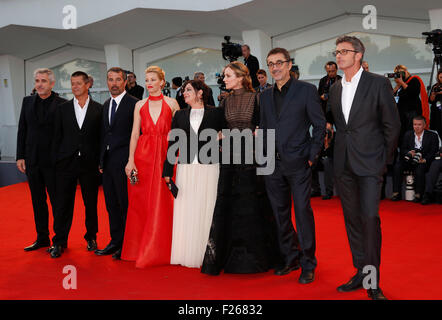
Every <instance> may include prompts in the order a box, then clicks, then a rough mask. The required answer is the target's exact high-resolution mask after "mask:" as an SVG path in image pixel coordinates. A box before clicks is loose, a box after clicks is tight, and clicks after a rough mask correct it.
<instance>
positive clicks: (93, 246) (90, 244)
mask: <svg viewBox="0 0 442 320" xmlns="http://www.w3.org/2000/svg"><path fill="white" fill-rule="evenodd" d="M95 250H97V241H96V240H95V239H94V240H88V241H87V251H95Z"/></svg>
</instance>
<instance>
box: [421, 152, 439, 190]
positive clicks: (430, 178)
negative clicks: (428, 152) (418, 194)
mask: <svg viewBox="0 0 442 320" xmlns="http://www.w3.org/2000/svg"><path fill="white" fill-rule="evenodd" d="M441 171H442V159H435V160H433V162H431V165H430V168H429V169H428V172H427V174H426V175H425V192H428V193H433V190H434V187H435V186H436V183H437V181H438V179H439V174H440V172H441Z"/></svg>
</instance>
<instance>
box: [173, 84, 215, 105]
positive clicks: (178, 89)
mask: <svg viewBox="0 0 442 320" xmlns="http://www.w3.org/2000/svg"><path fill="white" fill-rule="evenodd" d="M182 85H183V79H182V78H181V77H175V78H173V79H172V89H174V90H176V96H175V100H176V101H177V102H178V105H179V106H180V109H186V108H187V103H186V102H185V101H184V95H183V88H181V86H182ZM212 99H213V97H212Z"/></svg>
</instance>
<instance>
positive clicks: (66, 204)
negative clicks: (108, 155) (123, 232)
mask: <svg viewBox="0 0 442 320" xmlns="http://www.w3.org/2000/svg"><path fill="white" fill-rule="evenodd" d="M71 88H72V93H73V95H74V98H73V99H72V100H71V101H68V102H65V103H63V104H62V105H60V107H59V108H58V109H57V112H56V114H55V135H54V155H55V157H56V166H55V172H56V185H57V192H58V193H57V198H56V200H55V208H54V231H55V236H54V237H53V238H52V244H53V245H52V247H51V249H50V250H49V252H50V254H51V257H52V258H58V257H60V256H61V254H62V253H63V251H64V249H65V248H67V243H68V235H69V231H70V229H71V225H72V218H73V215H74V203H75V193H76V190H77V181H79V182H80V187H81V194H82V196H83V203H84V207H85V216H86V230H87V232H86V234H85V236H84V238H85V240H86V241H87V249H88V251H93V250H96V249H97V242H96V239H97V232H98V215H97V199H98V179H99V174H100V173H99V172H98V165H99V158H100V126H101V117H102V108H103V107H102V105H101V104H99V103H98V102H95V101H93V100H92V99H91V98H90V97H89V94H88V90H89V78H88V75H87V74H86V73H84V72H82V71H77V72H74V73H73V74H72V75H71Z"/></svg>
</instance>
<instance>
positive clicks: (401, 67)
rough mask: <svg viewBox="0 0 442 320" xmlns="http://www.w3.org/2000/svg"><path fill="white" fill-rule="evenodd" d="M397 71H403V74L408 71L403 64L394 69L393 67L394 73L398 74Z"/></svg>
mask: <svg viewBox="0 0 442 320" xmlns="http://www.w3.org/2000/svg"><path fill="white" fill-rule="evenodd" d="M399 70H403V71H405V72H407V71H408V69H407V67H406V66H404V65H403V64H398V65H397V66H396V67H394V72H399Z"/></svg>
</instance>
